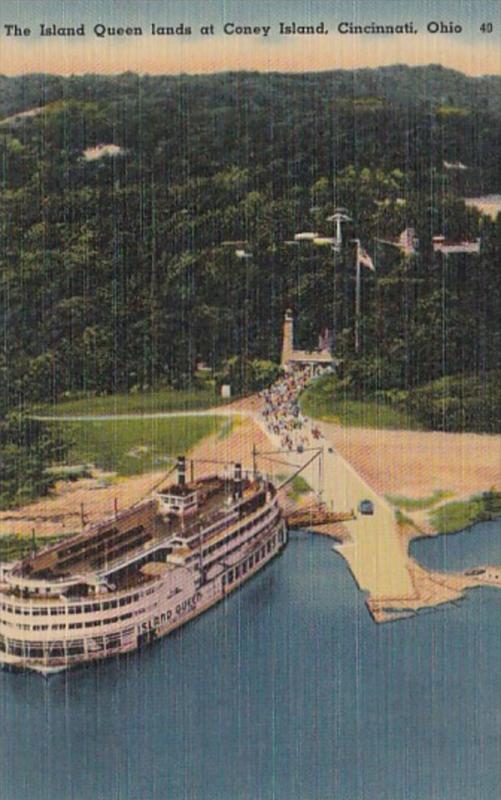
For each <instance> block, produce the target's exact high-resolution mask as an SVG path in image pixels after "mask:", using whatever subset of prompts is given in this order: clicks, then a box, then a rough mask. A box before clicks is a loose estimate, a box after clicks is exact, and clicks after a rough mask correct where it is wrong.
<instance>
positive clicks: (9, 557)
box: [0, 533, 71, 561]
mask: <svg viewBox="0 0 501 800" xmlns="http://www.w3.org/2000/svg"><path fill="white" fill-rule="evenodd" d="M69 535H71V534H69ZM61 538H62V537H61V536H44V538H43V539H40V538H39V539H35V550H40V548H42V547H48V545H50V544H55V543H56V542H58V541H59V540H60V539H61ZM65 538H66V537H65ZM32 550H33V539H32V538H31V536H21V535H18V534H15V533H12V534H9V535H8V536H1V537H0V561H17V560H18V559H19V558H25V556H28V555H29V554H30V553H31V552H32Z"/></svg>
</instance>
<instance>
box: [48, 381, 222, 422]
mask: <svg viewBox="0 0 501 800" xmlns="http://www.w3.org/2000/svg"><path fill="white" fill-rule="evenodd" d="M228 402H231V401H230V400H223V399H222V398H221V397H220V396H219V395H218V394H217V393H216V390H215V389H214V388H212V387H208V388H205V389H197V390H192V391H177V390H175V389H159V390H158V391H155V392H142V393H137V394H114V395H106V396H103V397H95V396H94V395H92V396H89V397H82V398H79V399H77V400H65V401H62V402H60V403H55V404H50V405H49V404H44V405H39V406H37V407H36V409H35V410H36V413H37V414H43V415H46V416H79V415H86V414H155V413H158V412H162V411H164V412H165V411H197V410H199V409H205V408H211V407H213V406H218V405H223V404H225V403H228Z"/></svg>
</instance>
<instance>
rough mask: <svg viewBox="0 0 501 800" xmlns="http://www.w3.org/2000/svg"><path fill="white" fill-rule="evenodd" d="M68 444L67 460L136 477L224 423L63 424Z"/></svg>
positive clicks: (200, 420)
mask: <svg viewBox="0 0 501 800" xmlns="http://www.w3.org/2000/svg"><path fill="white" fill-rule="evenodd" d="M54 424H60V425H61V428H62V431H63V434H64V435H65V436H67V437H68V439H69V440H70V441H71V442H72V444H71V447H70V452H69V455H68V461H69V462H72V463H82V462H83V463H86V464H89V463H91V464H95V466H96V467H99V468H100V469H104V470H109V471H111V472H116V473H118V474H119V475H137V474H140V473H143V472H150V471H153V470H157V469H162V468H165V467H166V465H167V466H168V464H169V463H170V461H169V457H171V456H176V455H178V454H181V453H186V452H187V451H188V450H189V449H190V448H191V447H193V446H194V445H195V444H196V443H197V442H198V441H199V440H200V439H202V438H203V437H205V436H208V435H210V434H214V433H215V434H218V433H219V432H220V431H221V429H223V428H224V427H226V432H228V430H229V429H228V420H225V419H224V418H221V417H210V416H203V417H173V418H172V419H168V418H166V419H141V418H138V419H133V420H127V419H111V420H99V421H98V420H95V421H94V420H93V421H88V422H64V423H54Z"/></svg>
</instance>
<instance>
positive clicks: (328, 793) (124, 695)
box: [0, 534, 501, 800]
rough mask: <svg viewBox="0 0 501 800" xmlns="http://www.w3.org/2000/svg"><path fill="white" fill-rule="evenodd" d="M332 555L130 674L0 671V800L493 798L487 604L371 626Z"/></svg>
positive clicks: (252, 592) (471, 597)
mask: <svg viewBox="0 0 501 800" xmlns="http://www.w3.org/2000/svg"><path fill="white" fill-rule="evenodd" d="M331 544H332V543H331V542H330V541H329V540H328V539H324V538H322V537H315V536H310V535H307V534H295V535H293V536H292V539H291V542H290V544H289V546H288V548H287V549H286V551H285V552H284V554H283V555H282V556H281V557H280V558H278V559H275V562H274V563H272V564H271V565H270V566H269V567H267V568H266V569H265V570H264V571H263V572H262V573H261V574H260V575H258V576H257V577H256V578H255V579H254V580H253V581H251V582H250V583H249V584H247V585H246V586H245V587H244V588H243V589H242V590H241V591H239V592H238V593H236V594H234V595H233V596H231V597H230V598H228V599H227V600H226V601H225V603H224V604H220V605H219V606H217V607H216V608H215V609H213V610H212V611H210V612H208V613H206V614H205V615H203V616H202V617H200V618H199V619H198V620H196V621H194V622H192V623H190V624H189V625H187V626H186V627H185V628H183V629H181V630H180V631H178V632H177V633H175V634H173V635H172V636H170V637H167V638H166V639H164V640H162V641H161V642H159V643H157V644H156V645H155V646H153V647H151V648H148V649H146V650H144V651H143V652H141V653H139V654H133V655H132V656H130V657H129V658H127V659H123V660H118V661H114V662H110V663H108V664H103V665H101V666H99V667H92V668H89V669H85V670H80V671H78V672H72V673H71V672H70V673H67V674H66V675H60V676H55V677H54V678H53V679H51V680H49V681H44V680H43V679H41V678H39V677H37V676H21V675H11V674H8V673H2V674H0V719H1V727H0V797H1V799H2V800H458V799H459V798H461V800H494V798H497V797H499V786H500V784H501V770H500V762H499V759H498V755H499V750H498V747H499V733H500V727H499V725H500V722H499V715H498V716H497V717H496V714H495V712H494V709H495V708H496V707H499V705H498V698H499V695H500V688H501V681H500V677H501V676H500V664H501V637H500V636H499V633H500V628H499V611H500V606H499V599H500V597H501V594H500V593H499V592H498V591H497V590H495V589H492V590H489V589H478V590H474V591H471V592H469V593H468V595H467V597H466V599H465V600H464V601H462V602H461V603H459V604H458V605H447V606H444V607H442V608H440V609H438V610H434V611H433V612H430V613H423V614H420V615H418V616H416V617H414V618H412V619H407V620H404V621H399V622H394V623H389V624H387V625H376V624H375V623H373V622H372V620H371V618H370V616H369V614H368V613H367V610H366V608H365V605H364V600H363V595H362V594H361V593H360V592H359V591H358V589H357V588H356V585H355V583H354V581H353V579H352V577H351V575H350V573H349V572H348V569H347V567H346V564H345V562H344V560H343V559H342V558H341V557H340V556H339V555H337V554H336V553H334V552H333V551H332V549H331Z"/></svg>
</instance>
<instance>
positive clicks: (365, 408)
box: [300, 376, 421, 430]
mask: <svg viewBox="0 0 501 800" xmlns="http://www.w3.org/2000/svg"><path fill="white" fill-rule="evenodd" d="M300 402H301V408H302V410H303V412H304V413H305V414H306V415H307V416H308V417H313V418H315V419H321V420H324V421H325V422H336V423H338V424H339V425H344V426H346V427H357V428H380V429H387V430H420V429H421V426H420V424H419V423H418V422H417V420H416V419H415V418H414V417H413V416H411V415H410V414H407V413H404V412H402V411H400V410H398V409H396V408H394V407H393V406H391V405H390V404H389V403H383V402H381V401H376V400H352V399H350V398H347V397H344V396H343V395H342V394H341V393H340V392H338V391H337V389H336V379H335V378H333V377H332V376H328V377H326V378H320V379H319V380H318V381H315V382H314V383H312V384H311V386H309V387H308V389H306V391H305V392H303V394H302V395H301V400H300Z"/></svg>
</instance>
